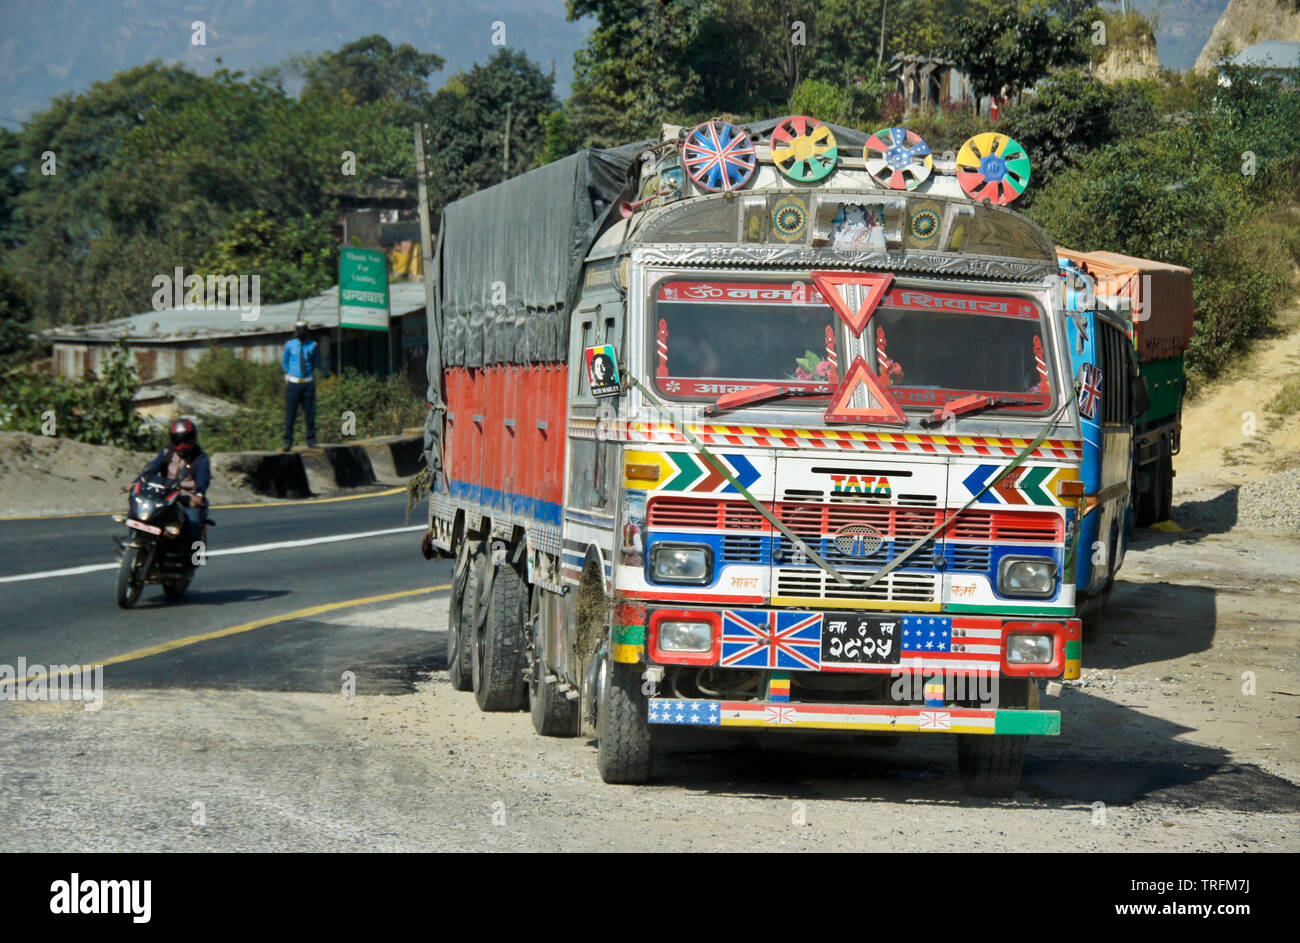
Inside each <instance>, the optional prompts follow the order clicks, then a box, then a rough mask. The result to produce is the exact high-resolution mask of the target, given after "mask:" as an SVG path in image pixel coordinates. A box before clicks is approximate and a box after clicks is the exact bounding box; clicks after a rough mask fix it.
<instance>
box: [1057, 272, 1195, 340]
mask: <svg viewBox="0 0 1300 943" xmlns="http://www.w3.org/2000/svg"><path fill="white" fill-rule="evenodd" d="M1056 254H1057V255H1058V256H1060V257H1061V258H1063V259H1069V260H1070V261H1071V262H1074V263H1076V264H1077V265H1079V266H1080V267H1081V268H1082V269H1083V270H1084V271H1085V272H1087V273H1088V274H1089V275H1091V276H1092V277H1093V278H1094V279H1096V281H1097V295H1098V297H1106V296H1119V297H1123V298H1128V299H1130V300H1131V301H1132V303H1133V343H1134V346H1135V347H1136V348H1137V357H1138V360H1139V361H1140V362H1142V363H1146V362H1147V361H1151V360H1164V359H1166V358H1168V357H1177V356H1178V355H1179V354H1181V353H1182V352H1183V351H1185V350H1186V349H1187V342H1188V341H1189V340H1191V337H1192V318H1193V313H1194V310H1193V304H1192V272H1191V269H1186V268H1183V267H1182V266H1181V265H1168V264H1166V263H1164V262H1154V261H1152V260H1151V259H1138V258H1134V257H1133V256H1131V255H1120V254H1119V253H1118V252H1075V251H1074V250H1073V249H1065V248H1062V247H1061V246H1057V247H1056Z"/></svg>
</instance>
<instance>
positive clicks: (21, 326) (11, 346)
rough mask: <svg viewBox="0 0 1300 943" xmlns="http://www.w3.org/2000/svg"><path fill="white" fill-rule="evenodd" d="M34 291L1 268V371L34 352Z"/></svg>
mask: <svg viewBox="0 0 1300 943" xmlns="http://www.w3.org/2000/svg"><path fill="white" fill-rule="evenodd" d="M31 319H32V296H31V289H30V288H29V287H28V286H27V285H25V284H24V283H23V282H22V281H20V280H19V279H17V278H15V277H14V276H13V275H11V274H9V272H8V271H6V270H5V269H3V268H0V370H3V369H5V368H6V367H7V366H9V365H10V364H12V363H15V362H16V361H18V360H21V359H22V358H23V357H24V356H25V355H26V354H27V353H28V352H29V351H30V350H31V339H30V333H31Z"/></svg>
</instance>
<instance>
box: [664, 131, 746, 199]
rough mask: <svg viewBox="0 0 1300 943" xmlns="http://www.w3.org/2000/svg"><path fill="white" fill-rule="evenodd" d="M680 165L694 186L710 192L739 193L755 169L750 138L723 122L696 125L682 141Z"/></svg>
mask: <svg viewBox="0 0 1300 943" xmlns="http://www.w3.org/2000/svg"><path fill="white" fill-rule="evenodd" d="M682 163H683V164H684V165H685V167H686V175H687V176H688V177H690V178H691V180H693V181H695V184H696V186H698V187H700V189H702V190H708V191H709V192H710V193H718V192H721V191H727V190H739V189H740V188H741V187H743V186H744V185H745V184H747V183H749V181H750V178H751V177H753V176H754V169H755V167H757V166H758V158H757V156H756V155H755V154H754V142H753V141H751V140H750V139H749V135H748V134H746V133H745V132H744V131H742V130H741V129H740V128H738V127H736V126H735V125H733V124H727V122H725V121H706V122H704V123H703V124H701V125H697V126H696V127H694V128H693V129H692V130H691V133H690V134H688V135H687V136H686V140H685V141H683V142H682Z"/></svg>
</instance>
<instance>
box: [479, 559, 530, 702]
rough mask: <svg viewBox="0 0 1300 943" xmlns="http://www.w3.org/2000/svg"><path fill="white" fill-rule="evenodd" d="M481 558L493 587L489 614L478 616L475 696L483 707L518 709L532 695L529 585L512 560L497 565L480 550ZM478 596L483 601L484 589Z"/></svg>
mask: <svg viewBox="0 0 1300 943" xmlns="http://www.w3.org/2000/svg"><path fill="white" fill-rule="evenodd" d="M479 559H480V560H481V565H480V566H479V568H478V571H479V573H480V574H482V575H483V576H487V575H488V574H489V572H490V573H491V576H492V589H491V593H490V594H489V595H488V597H487V600H486V605H487V611H486V613H485V615H486V618H482V617H481V616H480V617H479V618H476V619H475V620H474V621H475V624H474V645H473V647H472V650H471V652H470V669H471V674H472V676H473V681H474V697H475V698H476V699H477V700H478V706H479V709H480V710H484V711H517V710H520V709H521V708H523V706H524V699H525V698H526V697H527V696H528V685H527V680H526V679H525V677H524V667H525V661H526V659H525V652H524V619H525V618H526V617H527V614H528V588H527V587H526V586H524V581H523V580H522V579H520V577H519V572H518V571H517V570H516V569H515V568H514V567H512V566H511V565H510V564H509V563H502V564H500V565H499V566H495V567H493V566H492V564H491V563H490V562H489V560H488V557H487V555H486V554H480V555H479ZM489 568H491V569H489ZM476 598H477V599H478V600H479V605H483V593H482V592H481V591H480V592H479V593H477V594H476ZM481 612H482V610H480V613H481Z"/></svg>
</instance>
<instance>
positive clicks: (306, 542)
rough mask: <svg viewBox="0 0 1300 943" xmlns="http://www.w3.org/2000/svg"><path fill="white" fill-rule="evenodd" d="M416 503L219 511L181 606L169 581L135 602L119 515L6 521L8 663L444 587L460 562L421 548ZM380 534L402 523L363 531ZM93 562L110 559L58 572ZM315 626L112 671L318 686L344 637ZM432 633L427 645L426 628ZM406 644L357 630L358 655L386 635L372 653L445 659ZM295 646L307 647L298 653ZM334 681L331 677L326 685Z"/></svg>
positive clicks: (2, 605)
mask: <svg viewBox="0 0 1300 943" xmlns="http://www.w3.org/2000/svg"><path fill="white" fill-rule="evenodd" d="M405 510H406V496H405V495H404V494H395V495H382V496H376V497H366V498H359V499H356V500H346V501H329V502H306V503H293V504H268V505H261V506H256V507H249V508H228V509H225V510H215V511H214V512H213V517H214V518H215V519H216V520H217V521H218V524H217V526H216V527H215V528H213V529H211V530H209V534H208V537H209V541H208V543H209V551H210V552H211V553H212V554H213V555H212V556H210V557H209V559H208V563H207V565H206V566H204V567H203V568H202V569H200V570H199V571H198V573H197V574H196V576H195V579H194V582H193V583H192V584H191V588H190V592H189V594H188V595H187V597H186V599H185V600H183V601H181V602H169V601H168V600H167V599H166V597H165V596H164V595H163V592H162V589H161V587H158V586H149V587H146V588H145V591H144V595H143V596H142V597H141V599H140V602H139V604H138V605H137V606H136V608H135V609H133V610H128V611H124V610H121V609H119V608H118V607H117V605H116V602H115V600H114V585H115V579H116V571H115V569H114V568H113V566H112V564H113V560H114V546H113V543H112V537H113V535H114V534H116V533H119V532H120V530H121V525H119V524H115V523H114V522H113V521H112V520H111V519H110V518H109V517H108V516H107V515H92V516H86V517H75V518H58V519H41V520H30V521H0V600H2V602H0V664H3V665H16V664H17V659H18V658H19V657H20V656H21V657H23V658H25V659H26V660H27V663H28V664H29V665H32V664H38V665H50V664H59V665H68V664H90V663H94V662H98V661H102V660H105V659H109V658H113V657H115V656H120V655H123V654H126V653H130V652H134V651H138V650H142V649H148V648H151V647H155V646H159V645H164V644H166V643H169V642H174V641H176V640H178V639H182V638H187V637H190V636H195V635H203V634H205V633H211V632H214V631H217V630H221V629H226V628H229V627H232V626H237V625H241V624H245V623H248V622H251V621H254V620H260V619H266V618H268V617H274V616H279V615H283V614H286V613H291V612H296V611H300V610H304V609H308V608H313V607H320V606H323V605H328V604H331V603H336V602H340V601H344V600H350V599H357V598H361V597H369V596H377V595H382V594H388V593H398V592H404V591H411V590H418V589H421V588H427V587H433V586H438V585H441V584H445V583H446V582H447V578H448V576H449V567H448V564H446V563H444V562H434V563H430V562H428V561H426V560H425V559H424V558H423V557H422V556H421V555H420V553H419V549H418V541H419V537H420V516H419V512H417V513H416V514H415V515H414V517H413V520H411V521H408V520H406V518H405ZM406 528H414V529H412V530H405V529H406ZM376 531H400V532H396V533H386V534H380V535H376V536H361V537H358V536H356V535H359V534H369V533H372V532H376ZM339 538H347V539H339ZM268 544H270V545H272V547H271V548H269V549H260V550H253V549H250V548H255V547H260V546H265V545H268ZM280 544H288V545H289V546H275V545H280ZM93 566H103V567H104V569H99V570H94V571H92V572H76V573H68V574H58V571H61V570H67V569H75V568H79V567H93ZM52 572H53V573H55V574H56V575H46V576H40V577H39V578H24V579H17V580H15V579H13V578H14V577H24V576H31V575H33V574H49V573H52ZM314 635H319V630H318V629H315V630H314V629H313V628H312V625H311V623H310V620H307V619H300V620H294V621H292V622H289V623H280V624H278V625H277V626H276V627H275V629H274V630H273V631H267V630H258V631H257V632H253V633H250V634H248V635H246V636H245V635H239V636H232V637H230V638H227V639H221V640H218V641H214V642H204V643H202V645H201V646H200V647H199V648H198V649H197V650H195V651H191V650H190V649H180V650H177V651H176V652H173V653H169V654H167V655H160V656H154V657H153V658H149V659H146V660H142V661H136V662H131V663H128V664H124V665H121V666H112V665H110V666H109V668H108V669H107V670H106V672H105V680H106V682H107V683H109V684H112V685H121V684H126V683H131V684H140V685H148V684H149V683H151V682H165V683H167V684H172V683H175V682H176V681H177V680H178V675H177V672H181V676H183V677H184V678H185V679H186V680H188V681H190V682H192V683H194V684H195V685H199V686H209V687H211V686H216V687H221V686H225V685H236V686H244V687H265V688H268V689H282V690H294V689H303V688H304V686H305V687H306V689H316V690H319V689H324V688H323V687H322V686H326V682H325V679H323V678H322V679H320V680H318V681H316V682H312V683H308V682H307V680H306V679H305V678H304V677H303V676H302V672H303V671H304V665H307V666H311V665H314V664H319V663H320V662H321V659H322V657H323V655H322V652H328V651H329V650H330V649H331V648H332V646H333V645H334V643H332V642H330V641H328V640H325V639H319V638H316V639H315V642H313V636H314ZM421 641H422V642H423V643H424V645H425V646H427V638H425V639H422V640H421ZM404 644H405V643H404V642H402V641H400V640H396V639H388V640H387V641H385V640H382V639H378V638H363V637H355V636H353V637H350V638H349V639H348V645H349V647H350V648H353V649H357V652H356V654H357V655H358V656H360V655H362V654H364V652H365V650H366V646H368V645H371V646H373V645H377V646H378V648H379V650H378V651H376V652H373V653H372V654H371V656H370V657H371V659H372V660H376V661H378V662H383V663H386V662H387V661H390V660H391V657H396V656H397V655H398V654H400V655H401V656H402V657H404V658H407V659H411V660H413V661H414V662H416V663H420V662H423V663H424V667H425V669H426V670H428V669H429V668H432V667H434V665H433V664H432V663H430V662H429V658H430V657H431V655H430V653H429V652H428V651H426V650H425V649H424V648H423V647H421V648H418V649H417V650H415V651H412V652H402V648H403V645H404ZM295 654H296V655H297V656H300V657H298V658H293V657H290V656H291V655H295ZM192 655H193V656H197V657H190V656H192ZM304 659H305V661H304ZM333 686H334V681H333V680H332V679H330V680H329V682H328V685H327V687H329V688H330V689H332V687H333Z"/></svg>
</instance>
